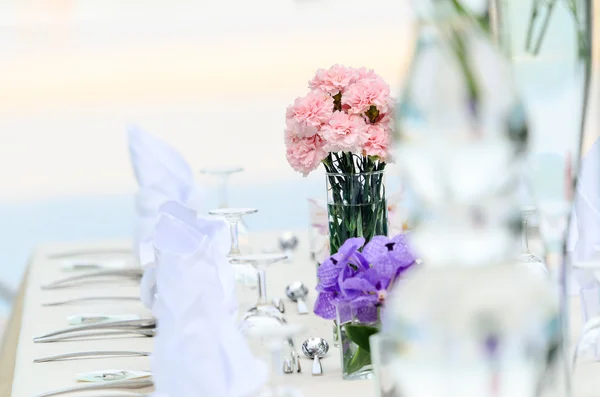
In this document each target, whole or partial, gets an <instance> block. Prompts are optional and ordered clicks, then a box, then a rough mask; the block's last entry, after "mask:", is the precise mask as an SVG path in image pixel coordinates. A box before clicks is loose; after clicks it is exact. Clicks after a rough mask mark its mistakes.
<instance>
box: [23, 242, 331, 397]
mask: <svg viewBox="0 0 600 397" xmlns="http://www.w3.org/2000/svg"><path fill="white" fill-rule="evenodd" d="M288 237H289V236H288ZM285 240H286V241H282V242H281V247H282V248H286V249H287V250H293V249H294V248H295V246H296V245H297V239H294V238H291V237H289V238H286V239H285ZM119 254H122V255H131V250H129V249H122V250H121V249H119V250H102V249H98V250H93V251H88V250H85V251H84V250H81V251H72V252H63V253H60V254H53V255H51V256H50V259H62V260H63V261H64V262H63V265H62V269H63V270H64V271H86V273H84V274H78V275H74V276H69V277H65V278H62V279H59V280H56V281H53V282H51V283H48V284H44V285H42V286H41V288H42V289H43V290H54V289H61V288H68V287H72V286H76V285H81V284H86V283H91V282H101V281H107V280H110V279H112V280H114V279H115V278H116V279H123V280H135V281H139V280H140V278H141V277H142V269H141V268H137V267H132V266H131V264H130V263H129V262H128V261H126V260H112V261H109V260H107V261H100V260H88V259H86V260H77V261H75V260H66V259H67V258H72V257H77V256H83V255H119ZM308 291H309V290H308V288H307V287H306V286H305V285H304V284H303V283H301V282H294V283H291V284H290V285H288V286H287V288H286V291H285V292H286V296H287V297H288V298H289V299H290V300H292V301H293V302H295V303H296V304H297V313H298V314H301V315H304V314H308V313H309V309H308V306H307V305H306V301H305V298H306V296H307V295H308ZM138 300H139V297H138V296H119V295H112V296H84V297H76V298H70V299H64V300H58V301H51V302H44V303H42V306H60V305H69V304H79V303H93V302H106V301H138ZM273 305H274V306H275V307H276V308H277V309H278V310H279V311H280V312H281V313H284V312H285V305H284V302H283V300H281V299H278V298H276V299H273ZM67 320H68V323H69V324H70V325H71V327H68V328H64V329H60V330H56V331H52V332H49V333H46V334H44V335H40V336H37V337H35V338H34V339H33V341H34V342H35V343H51V342H59V341H68V340H78V339H85V338H90V337H101V336H104V337H107V336H118V335H132V336H144V337H153V336H154V335H155V332H156V320H155V319H154V318H145V319H144V318H140V317H139V316H137V315H99V314H85V315H82V314H80V315H73V316H69V317H68V319H67ZM288 342H289V346H290V348H291V353H290V357H289V358H286V359H285V360H284V361H283V368H282V372H283V373H285V374H291V373H301V372H302V366H301V363H300V355H299V354H298V353H296V350H295V347H294V341H293V339H290V340H289V341H288ZM328 350H329V345H328V344H327V342H326V341H325V340H324V339H322V338H309V339H307V340H306V341H305V342H304V343H303V344H302V352H303V353H304V355H305V356H306V357H307V358H309V359H312V360H313V365H312V375H322V374H323V369H322V366H321V363H320V358H322V357H324V356H325V355H326V354H327V351H328ZM150 355H151V353H150V352H146V351H136V350H93V351H80V352H71V353H63V354H54V355H48V356H44V357H38V358H36V359H34V362H35V363H47V362H59V361H68V360H79V359H93V358H106V357H148V356H150ZM76 379H77V380H78V381H80V382H87V384H80V385H75V386H70V387H65V388H61V389H56V390H52V391H49V392H45V393H42V394H38V395H36V396H33V397H50V396H56V395H62V394H70V393H77V392H87V391H101V392H102V391H108V390H111V391H112V392H111V394H106V395H105V396H102V395H97V396H96V397H109V396H110V397H149V396H150V395H149V394H143V393H141V394H140V393H136V392H129V391H123V390H135V389H142V388H146V387H151V386H153V381H152V376H151V372H149V371H127V370H108V371H100V372H94V373H87V374H80V375H78V376H77V378H76ZM114 391H116V393H117V394H115V392H114Z"/></svg>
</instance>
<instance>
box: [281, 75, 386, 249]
mask: <svg viewBox="0 0 600 397" xmlns="http://www.w3.org/2000/svg"><path fill="white" fill-rule="evenodd" d="M308 86H309V88H310V91H309V92H308V94H306V95H305V96H303V97H300V98H297V99H296V100H295V101H294V103H293V104H292V105H291V106H289V107H288V108H287V112H286V128H285V138H284V139H285V145H286V157H287V160H288V162H289V164H290V165H291V166H292V168H293V169H295V170H296V171H298V172H300V173H302V174H303V175H304V176H307V175H308V174H309V173H310V172H311V171H313V170H314V169H316V168H317V167H318V166H319V164H321V163H323V165H324V166H325V170H326V172H327V181H328V190H329V193H330V200H329V202H328V212H329V234H330V236H329V237H330V248H331V253H332V254H333V253H335V252H337V249H338V248H339V247H340V246H341V244H343V242H344V241H346V240H347V239H348V238H351V237H364V238H365V239H366V241H368V240H369V239H370V237H372V236H375V235H386V234H387V206H386V204H385V189H384V186H383V170H384V168H385V165H386V162H387V161H389V160H390V155H389V147H390V139H391V136H392V133H393V131H392V129H393V126H394V124H393V110H394V101H393V99H392V97H391V95H390V87H389V85H388V84H387V83H386V82H385V81H383V79H382V78H381V77H379V76H378V75H377V74H376V73H375V72H374V71H372V70H367V69H364V68H361V69H355V68H349V67H345V66H341V65H334V66H332V67H331V68H329V69H327V70H325V69H319V70H318V71H317V73H316V75H315V77H314V78H313V79H312V80H311V81H310V82H309V84H308ZM357 201H359V202H357ZM357 219H359V220H360V222H358V221H357Z"/></svg>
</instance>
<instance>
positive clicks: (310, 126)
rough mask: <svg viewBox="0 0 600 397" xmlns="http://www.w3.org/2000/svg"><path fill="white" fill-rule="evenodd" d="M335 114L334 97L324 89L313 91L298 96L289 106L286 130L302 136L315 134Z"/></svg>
mask: <svg viewBox="0 0 600 397" xmlns="http://www.w3.org/2000/svg"><path fill="white" fill-rule="evenodd" d="M332 114H333V98H332V97H331V96H330V95H328V94H326V93H324V92H322V91H311V92H309V93H308V94H307V95H306V96H304V97H300V98H296V100H295V101H294V104H293V105H292V106H290V107H288V108H287V112H286V131H287V130H289V131H290V132H291V134H292V135H294V136H298V137H300V138H305V137H310V136H313V135H315V134H316V133H317V132H318V131H319V128H320V127H321V125H323V124H324V123H326V122H327V121H329V118H330V117H331V115H332Z"/></svg>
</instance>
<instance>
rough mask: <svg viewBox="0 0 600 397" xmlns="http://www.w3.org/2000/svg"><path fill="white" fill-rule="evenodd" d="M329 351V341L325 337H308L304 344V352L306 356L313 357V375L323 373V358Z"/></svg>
mask: <svg viewBox="0 0 600 397" xmlns="http://www.w3.org/2000/svg"><path fill="white" fill-rule="evenodd" d="M328 351H329V343H327V341H326V340H325V339H323V338H316V337H312V338H308V339H307V340H305V341H304V343H303V344H302V353H304V355H305V356H306V357H308V358H312V359H313V366H312V374H313V376H318V375H323V366H322V365H321V358H323V357H325V356H326V355H327V352H328Z"/></svg>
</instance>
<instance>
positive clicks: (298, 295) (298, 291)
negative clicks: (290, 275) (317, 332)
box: [285, 281, 308, 314]
mask: <svg viewBox="0 0 600 397" xmlns="http://www.w3.org/2000/svg"><path fill="white" fill-rule="evenodd" d="M285 294H286V295H287V297H288V298H290V299H291V300H293V301H294V302H296V303H297V304H298V314H308V306H306V302H305V301H304V298H306V295H308V288H306V285H304V284H302V283H301V282H300V281H296V282H293V283H291V284H290V285H288V286H287V288H286V289H285Z"/></svg>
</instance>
